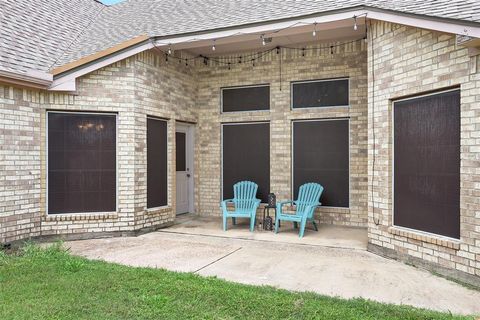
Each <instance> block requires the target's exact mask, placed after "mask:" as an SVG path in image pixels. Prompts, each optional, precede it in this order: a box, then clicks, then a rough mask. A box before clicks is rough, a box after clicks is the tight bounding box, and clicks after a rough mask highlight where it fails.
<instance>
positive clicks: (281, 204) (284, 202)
mask: <svg viewBox="0 0 480 320" xmlns="http://www.w3.org/2000/svg"><path fill="white" fill-rule="evenodd" d="M289 203H291V204H295V201H293V200H287V201H280V202H277V213H282V208H283V206H284V205H286V204H289Z"/></svg>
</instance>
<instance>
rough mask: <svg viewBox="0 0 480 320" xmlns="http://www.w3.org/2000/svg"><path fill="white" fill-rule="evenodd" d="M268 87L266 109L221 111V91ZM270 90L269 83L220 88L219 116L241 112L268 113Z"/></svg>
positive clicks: (269, 109)
mask: <svg viewBox="0 0 480 320" xmlns="http://www.w3.org/2000/svg"><path fill="white" fill-rule="evenodd" d="M261 87H268V109H258V110H244V111H223V90H225V89H226V90H228V89H242V88H261ZM271 92H272V91H271V90H270V83H261V84H251V85H242V86H231V87H221V88H220V114H224V113H225V114H235V113H243V112H270V111H271V108H270V105H271V101H270V100H271Z"/></svg>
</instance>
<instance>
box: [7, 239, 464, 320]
mask: <svg viewBox="0 0 480 320" xmlns="http://www.w3.org/2000/svg"><path fill="white" fill-rule="evenodd" d="M0 319H2V320H4V319H5V320H6V319H402V320H405V319H472V318H468V317H467V318H465V317H455V316H451V315H449V314H444V313H437V312H432V311H427V310H421V309H415V308H411V307H407V306H393V305H387V304H381V303H376V302H372V301H366V300H362V299H354V300H343V299H337V298H330V297H325V296H320V295H317V294H313V293H293V292H289V291H286V290H278V289H274V288H270V287H255V286H247V285H241V284H235V283H230V282H226V281H222V280H219V279H216V278H204V277H200V276H197V275H194V274H190V273H175V272H169V271H165V270H159V269H148V268H132V267H126V266H121V265H117V264H111V263H105V262H101V261H89V260H86V259H83V258H79V257H74V256H71V255H69V254H68V252H66V251H65V250H63V249H62V248H61V245H60V244H59V245H55V246H52V247H50V248H48V249H40V248H39V247H37V246H35V245H27V246H25V248H24V249H23V250H22V251H20V252H19V253H17V254H15V255H6V254H4V253H2V252H0Z"/></svg>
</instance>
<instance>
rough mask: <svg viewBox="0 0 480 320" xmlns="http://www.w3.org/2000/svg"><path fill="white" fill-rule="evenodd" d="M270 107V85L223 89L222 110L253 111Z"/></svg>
mask: <svg viewBox="0 0 480 320" xmlns="http://www.w3.org/2000/svg"><path fill="white" fill-rule="evenodd" d="M268 109H270V87H269V86H260V87H242V88H223V89H222V111H223V112H235V111H252V110H268Z"/></svg>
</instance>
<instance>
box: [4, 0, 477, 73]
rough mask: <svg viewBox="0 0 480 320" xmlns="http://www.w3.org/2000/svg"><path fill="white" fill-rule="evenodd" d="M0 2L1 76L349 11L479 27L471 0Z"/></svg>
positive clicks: (475, 0)
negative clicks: (116, 49) (136, 43)
mask: <svg viewBox="0 0 480 320" xmlns="http://www.w3.org/2000/svg"><path fill="white" fill-rule="evenodd" d="M1 1H6V6H4V8H5V10H3V13H1V14H2V16H1V17H0V18H1V20H2V25H1V28H0V48H1V49H0V50H1V51H0V70H1V69H3V70H7V71H26V70H29V69H35V70H39V71H45V72H48V71H50V70H51V69H52V68H54V67H56V66H61V65H64V64H66V63H69V62H72V61H75V60H77V59H80V58H82V57H85V56H88V55H91V54H93V53H96V52H98V51H101V50H105V49H107V48H110V47H113V46H115V45H117V44H119V43H122V42H124V41H126V40H129V39H132V38H135V37H137V36H139V35H147V36H149V37H159V36H173V35H177V34H185V33H195V32H201V31H206V30H215V29H221V28H228V27H235V26H240V25H249V24H254V23H260V22H262V23H264V22H267V21H275V20H280V19H289V18H295V17H301V16H305V15H310V14H320V13H328V12H335V11H341V10H347V9H351V8H359V9H361V8H376V9H381V10H388V11H391V12H400V13H404V14H412V15H417V16H424V17H434V18H439V19H451V20H459V21H462V22H463V23H465V22H467V23H469V24H475V25H476V24H480V10H478V8H479V7H480V6H479V4H480V3H479V1H478V0H423V1H418V0H340V1H325V0H302V1H298V0H281V1H280V0H177V1H175V0H127V1H124V2H121V3H119V4H116V5H113V6H105V5H103V4H100V3H99V2H97V1H95V0H75V1H74V0H35V1H33V0H31V1H26V0H25V1H17V0H0V2H1Z"/></svg>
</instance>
